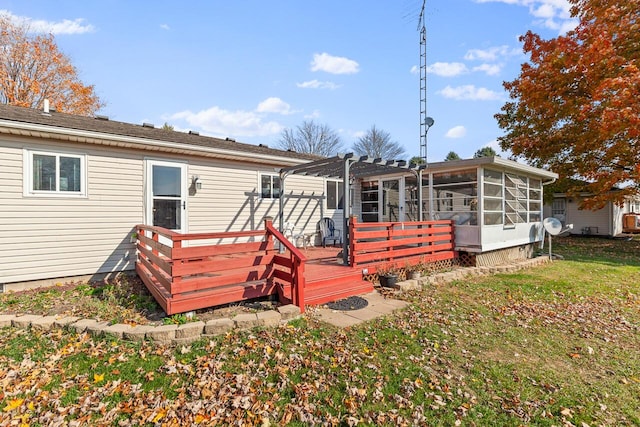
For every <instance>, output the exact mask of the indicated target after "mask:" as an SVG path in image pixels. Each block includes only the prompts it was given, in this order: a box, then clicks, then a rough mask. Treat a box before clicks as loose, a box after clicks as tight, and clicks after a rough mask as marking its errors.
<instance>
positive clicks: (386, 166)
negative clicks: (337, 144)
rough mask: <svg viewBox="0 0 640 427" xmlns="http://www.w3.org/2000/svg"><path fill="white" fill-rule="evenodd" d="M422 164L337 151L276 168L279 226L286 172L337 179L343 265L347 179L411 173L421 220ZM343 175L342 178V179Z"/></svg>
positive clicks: (346, 254) (346, 242)
mask: <svg viewBox="0 0 640 427" xmlns="http://www.w3.org/2000/svg"><path fill="white" fill-rule="evenodd" d="M425 168H426V165H417V164H414V163H408V162H407V161H406V160H385V159H380V158H376V159H374V158H371V157H369V156H359V157H356V156H355V154H354V153H347V154H338V155H337V156H334V157H327V158H324V159H320V160H316V161H314V162H310V163H303V164H300V165H296V166H291V167H288V168H283V169H280V171H279V174H280V199H279V211H280V212H279V214H280V215H279V216H280V220H279V221H280V222H279V228H280V230H282V229H283V227H284V215H283V213H284V212H283V211H284V197H285V180H286V178H287V177H288V176H290V175H303V176H315V177H322V178H332V179H341V180H342V185H343V200H344V203H343V205H344V207H343V209H342V212H343V219H342V233H343V235H344V238H343V239H342V259H343V262H344V264H345V265H347V264H348V263H349V238H350V236H349V234H348V231H349V218H350V217H351V213H352V208H351V204H350V203H349V202H350V200H351V194H350V193H351V182H352V181H353V180H355V179H362V178H367V177H373V176H383V175H391V174H395V173H398V172H411V173H413V174H414V175H415V176H416V178H417V179H418V186H419V188H420V191H418V206H419V207H420V208H419V209H418V220H419V221H422V172H423V170H424V169H425ZM345 178H346V179H345Z"/></svg>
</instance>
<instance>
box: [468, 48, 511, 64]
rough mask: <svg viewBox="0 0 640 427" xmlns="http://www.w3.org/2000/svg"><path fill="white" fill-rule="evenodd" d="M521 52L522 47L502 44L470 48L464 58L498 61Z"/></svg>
mask: <svg viewBox="0 0 640 427" xmlns="http://www.w3.org/2000/svg"><path fill="white" fill-rule="evenodd" d="M521 53H522V51H521V50H520V49H514V48H511V47H509V46H507V45H502V46H494V47H490V48H488V49H469V50H468V51H467V53H465V54H464V59H466V60H467V61H496V60H498V59H500V58H503V57H507V56H515V55H520V54H521Z"/></svg>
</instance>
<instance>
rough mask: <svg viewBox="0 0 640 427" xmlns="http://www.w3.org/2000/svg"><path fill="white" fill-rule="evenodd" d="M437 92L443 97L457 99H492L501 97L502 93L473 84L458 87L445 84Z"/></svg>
mask: <svg viewBox="0 0 640 427" xmlns="http://www.w3.org/2000/svg"><path fill="white" fill-rule="evenodd" d="M438 93H439V94H440V95H442V96H444V97H445V98H449V99H457V100H472V101H493V100H499V99H502V95H501V94H500V93H498V92H494V91H492V90H490V89H486V88H483V87H475V86H474V85H465V86H458V87H451V86H447V87H445V88H444V89H442V90H440V91H438Z"/></svg>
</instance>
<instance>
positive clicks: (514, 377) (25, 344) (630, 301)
mask: <svg viewBox="0 0 640 427" xmlns="http://www.w3.org/2000/svg"><path fill="white" fill-rule="evenodd" d="M553 247H554V252H556V253H558V254H562V255H563V256H564V257H565V260H563V261H554V262H553V263H551V264H546V265H543V266H540V267H535V268H531V269H529V270H524V271H520V272H518V273H513V274H500V275H495V276H485V277H479V278H475V279H468V280H465V281H459V282H455V283H451V284H447V285H439V286H433V287H430V288H428V289H427V290H424V291H422V292H415V293H412V294H409V295H406V296H405V298H407V300H409V301H410V302H411V305H410V306H409V308H407V309H406V310H404V311H401V312H398V313H397V314H395V315H393V316H389V317H385V318H382V319H378V320H375V321H372V322H369V323H366V324H364V325H360V326H357V327H352V328H347V329H341V330H339V329H336V328H333V327H330V326H328V325H326V324H321V323H318V322H316V321H315V320H314V318H313V316H312V315H309V316H307V317H306V318H304V319H300V320H296V321H294V322H292V323H290V324H289V325H286V326H281V327H279V328H277V329H266V330H254V331H251V332H233V333H230V334H228V335H226V336H222V337H219V338H216V339H215V340H211V341H209V340H206V341H205V340H203V341H200V342H197V343H195V344H194V345H192V346H190V347H188V348H187V347H182V348H177V349H172V348H165V347H158V346H155V345H151V344H132V343H126V342H120V341H112V340H108V339H94V338H89V337H87V336H86V335H84V334H82V335H77V334H74V333H71V332H66V331H65V332H62V331H54V332H48V333H33V332H29V331H23V330H17V329H12V328H5V329H2V330H0V385H1V386H2V387H0V390H1V391H0V425H9V424H10V423H12V422H13V423H14V425H20V423H24V425H30V426H36V425H51V424H55V423H57V422H62V424H64V422H67V423H68V422H70V421H72V420H77V421H78V422H80V423H81V424H82V423H84V425H122V426H126V425H145V424H146V425H176V426H184V425H211V424H215V423H217V424H219V425H229V424H234V423H235V424H236V425H282V424H290V425H311V424H317V425H321V424H328V425H435V426H437V425H442V426H452V425H463V426H466V425H469V426H471V425H476V426H496V425H500V426H520V425H530V426H562V425H575V426H599V425H606V426H619V425H640V403H639V402H640V352H639V350H638V349H640V330H639V329H640V240H638V239H636V240H631V241H624V240H605V239H596V238H566V239H555V240H554V246H553ZM569 423H570V424H569Z"/></svg>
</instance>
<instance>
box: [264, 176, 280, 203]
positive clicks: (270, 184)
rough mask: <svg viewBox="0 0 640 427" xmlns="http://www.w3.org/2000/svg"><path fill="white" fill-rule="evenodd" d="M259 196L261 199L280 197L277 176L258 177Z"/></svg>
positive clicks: (278, 178)
mask: <svg viewBox="0 0 640 427" xmlns="http://www.w3.org/2000/svg"><path fill="white" fill-rule="evenodd" d="M260 196H261V197H262V198H263V199H277V198H279V197H280V177H279V176H278V175H268V174H262V175H260Z"/></svg>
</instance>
